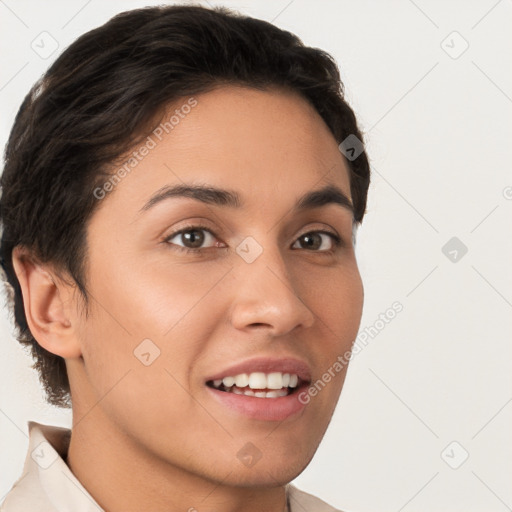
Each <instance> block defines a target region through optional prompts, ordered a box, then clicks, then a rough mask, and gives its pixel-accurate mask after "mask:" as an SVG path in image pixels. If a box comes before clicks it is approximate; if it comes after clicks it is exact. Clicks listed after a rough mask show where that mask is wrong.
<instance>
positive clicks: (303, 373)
mask: <svg viewBox="0 0 512 512" xmlns="http://www.w3.org/2000/svg"><path fill="white" fill-rule="evenodd" d="M253 372H263V373H272V372H281V373H295V374H296V375H297V376H298V377H299V378H300V379H301V380H303V381H307V382H309V381H310V380H311V370H310V368H309V365H308V364H307V363H306V362H304V361H301V360H300V359H296V358H294V357H283V358H275V357H255V358H252V359H247V360H246V361H241V362H240V363H236V364H234V365H232V366H229V367H227V368H225V369H224V370H221V371H219V372H217V373H216V374H215V375H211V376H210V377H208V378H207V379H206V382H208V381H210V380H218V379H222V378H224V377H227V376H232V377H234V376H236V375H239V374H241V373H253Z"/></svg>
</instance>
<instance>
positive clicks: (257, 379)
mask: <svg viewBox="0 0 512 512" xmlns="http://www.w3.org/2000/svg"><path fill="white" fill-rule="evenodd" d="M310 383H311V371H310V369H309V365H307V364H306V363H304V362H303V361H300V360H297V359H295V358H282V359H272V358H265V357H262V358H256V359H252V360H249V361H245V362H242V363H239V364H235V365H234V366H231V367H230V368H227V369H225V370H223V371H221V372H219V373H217V374H216V375H211V376H210V377H209V378H207V380H206V381H205V384H206V389H207V390H208V392H209V395H210V397H211V398H212V400H213V401H214V402H215V403H216V404H217V406H220V407H221V410H223V411H225V412H226V413H228V414H230V415H232V414H235V415H237V416H242V417H244V418H246V419H250V420H261V421H283V420H285V419H289V420H290V421H295V420H297V419H298V417H299V414H300V413H301V412H303V410H304V408H305V407H306V405H307V403H308V402H306V401H304V400H301V395H302V393H303V392H304V391H305V390H306V389H307V387H308V386H309V384H310Z"/></svg>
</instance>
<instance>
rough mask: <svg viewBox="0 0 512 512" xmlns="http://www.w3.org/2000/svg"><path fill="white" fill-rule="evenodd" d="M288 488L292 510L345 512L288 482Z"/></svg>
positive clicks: (296, 511)
mask: <svg viewBox="0 0 512 512" xmlns="http://www.w3.org/2000/svg"><path fill="white" fill-rule="evenodd" d="M286 489H287V494H288V499H289V503H290V512H304V511H307V512H343V511H341V510H339V509H337V508H334V507H331V506H330V505H329V504H327V503H326V502H325V501H323V500H321V499H320V498H317V497H316V496H313V495H312V494H308V493H307V492H304V491H301V490H300V489H298V488H297V487H295V486H294V485H292V484H288V485H287V486H286ZM345 512H349V511H345Z"/></svg>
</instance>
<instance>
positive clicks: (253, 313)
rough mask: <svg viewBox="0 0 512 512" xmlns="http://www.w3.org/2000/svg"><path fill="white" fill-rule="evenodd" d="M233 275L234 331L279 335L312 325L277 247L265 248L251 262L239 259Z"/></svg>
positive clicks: (306, 309)
mask: <svg viewBox="0 0 512 512" xmlns="http://www.w3.org/2000/svg"><path fill="white" fill-rule="evenodd" d="M234 273H235V275H234V276H233V277H234V278H235V279H236V280H237V282H238V285H237V287H236V291H235V298H234V301H233V306H232V310H231V323H232V325H233V327H235V328H236V329H240V330H246V329H253V328H267V329H269V330H271V334H273V335H274V336H279V335H284V334H286V333H288V332H291V331H292V330H294V329H296V328H299V327H302V328H308V327H311V326H312V325H313V323H314V321H315V315H314V313H313V312H312V311H311V309H310V308H309V307H308V306H307V305H306V304H305V303H304V301H303V300H302V298H301V297H300V296H299V295H298V293H297V290H296V284H297V283H294V282H293V281H292V279H291V278H290V276H289V271H288V269H287V267H286V263H285V262H284V261H283V258H282V255H281V253H280V251H279V250H278V248H274V249H270V248H266V249H265V250H263V252H262V253H261V255H260V256H259V257H258V258H256V260H255V261H253V262H252V263H248V262H247V261H245V260H244V259H243V258H240V260H239V261H237V263H236V266H235V269H234Z"/></svg>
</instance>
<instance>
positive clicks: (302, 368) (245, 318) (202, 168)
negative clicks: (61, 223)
mask: <svg viewBox="0 0 512 512" xmlns="http://www.w3.org/2000/svg"><path fill="white" fill-rule="evenodd" d="M187 100H188V98H186V99H185V100H183V102H182V103H180V104H179V105H173V108H172V109H171V111H170V113H166V114H165V115H164V117H163V120H164V122H165V121H167V120H168V119H169V118H170V116H171V115H172V112H173V111H174V110H175V109H176V108H177V109H180V107H181V106H182V105H184V104H186V103H187ZM195 101H196V102H197V103H196V104H195V105H194V106H193V108H190V109H188V108H183V109H181V110H180V112H181V113H182V116H180V117H179V123H177V124H176V123H175V122H174V123H175V124H174V126H173V128H172V131H171V130H168V131H169V133H166V131H165V130H162V129H160V130H159V131H157V132H154V133H153V134H150V136H151V139H152V142H149V140H148V141H147V142H146V147H148V148H149V149H148V151H147V152H146V151H144V150H142V151H140V152H139V153H137V155H138V157H136V158H137V159H138V160H137V164H136V165H133V168H131V171H130V172H129V173H127V175H126V176H124V177H123V178H122V179H121V180H120V181H119V180H118V182H116V184H115V186H114V187H113V190H112V191H111V192H110V193H108V194H107V195H106V197H104V198H103V199H99V202H100V204H99V205H98V209H97V210H96V212H95V213H94V215H93V216H92V218H91V220H90V223H89V225H88V231H87V232H88V241H87V243H88V265H87V283H88V289H89V291H90V295H91V297H90V311H89V315H88V317H87V318H85V317H84V316H80V317H79V319H78V320H77V322H78V324H77V325H78V331H77V333H78V334H77V338H79V342H80V345H81V352H82V357H83V360H82V361H81V363H80V364H81V365H82V368H81V369H80V368H79V367H77V366H76V365H69V366H68V371H69V374H70V381H71V386H72V394H73V400H74V414H75V415H78V416H80V415H82V416H83V415H86V414H87V416H86V417H85V418H84V419H83V420H82V421H83V422H85V421H97V422H98V428H101V426H100V423H101V422H104V423H105V424H107V423H108V428H109V429H111V430H114V431H116V432H118V433H119V435H121V436H125V437H126V438H127V439H130V442H131V443H132V445H134V446H136V447H137V448H138V449H140V450H142V451H143V452H144V453H145V454H146V455H149V456H151V457H155V459H158V460H159V461H164V463H166V464H169V465H172V466H174V467H176V468H180V469H182V470H185V471H188V472H190V473H192V474H195V475H198V476H201V477H204V478H208V479H211V480H223V482H224V484H227V483H231V484H233V485H264V484H275V483H276V482H280V483H285V482H288V481H290V480H292V479H293V478H294V477H295V476H297V475H298V474H299V473H300V472H301V471H302V470H303V469H304V468H305V467H306V465H307V464H308V462H309V461H310V459H311V458H312V456H313V454H314V452H315V451H316V449H317V447H318V444H319V443H320V440H321V438H322V437H323V435H324V432H325V430H326V428H327V425H328V423H329V421H330V419H331V416H332V414H333V411H334V408H335V405H336V403H337V400H338V397H339V394H340V392H341V388H342V385H343V380H344V378H345V371H346V367H345V368H344V369H343V370H342V371H339V372H337V373H335V376H334V377H333V378H332V379H330V382H328V383H327V384H326V385H324V386H322V388H321V390H320V391H319V392H318V393H317V395H316V396H315V397H312V398H311V399H310V401H309V403H307V404H303V403H301V401H299V400H298V395H299V392H300V391H304V389H306V387H307V384H308V383H315V382H316V381H318V380H319V379H322V376H323V375H324V373H325V372H326V371H327V370H328V369H329V368H332V367H333V364H334V363H335V361H336V360H337V358H338V356H340V355H342V354H344V353H345V352H346V351H347V350H349V349H350V347H351V344H352V341H353V340H354V339H355V337H356V335H357V330H358V327H359V322H360V318H361V313H362V305H363V288H362V283H361V278H360V275H359V272H358V268H357V263H356V259H355V255H354V248H353V246H352V222H353V216H352V213H351V211H350V209H349V208H348V207H347V206H346V205H345V206H344V205H343V204H340V202H341V203H342V201H339V200H333V199H332V198H333V197H334V196H333V195H332V194H331V195H329V197H328V200H327V201H317V202H315V203H314V204H311V202H310V204H309V205H306V207H303V208H299V207H298V206H297V202H298V201H299V200H300V199H301V198H302V197H303V196H305V195H307V194H310V193H311V192H313V191H316V190H320V189H323V188H325V187H329V186H330V187H336V188H338V189H339V190H340V191H341V192H342V193H343V194H344V195H345V196H346V198H347V199H348V201H349V202H350V200H351V198H350V186H349V174H348V168H347V165H346V163H345V162H344V160H343V158H342V155H341V153H340V152H339V150H338V147H337V144H336V141H335V139H334V138H333V136H332V134H331V133H330V131H329V129H328V128H327V126H326V125H325V123H324V122H323V120H322V119H321V117H320V116H319V115H318V114H317V113H316V111H315V110H314V109H313V108H312V107H311V106H310V105H309V104H308V103H307V102H306V101H305V100H303V99H302V98H300V97H299V96H296V95H294V94H292V93H285V92H282V91H277V90H272V91H265V92H263V91H256V90H253V89H249V88H242V87H222V88H219V89H217V90H215V91H212V92H209V93H205V94H202V95H198V96H196V97H195ZM189 104H190V103H189ZM184 112H188V113H187V114H186V115H183V113H184ZM135 150H137V148H135ZM142 153H144V156H142ZM132 164H133V162H132ZM122 174H124V173H122ZM176 186H183V187H185V186H190V187H193V186H195V187H198V186H203V187H209V188H212V189H213V188H215V189H222V190H227V191H229V192H230V193H231V195H230V196H228V197H227V198H226V196H225V195H224V196H223V195H220V194H215V193H213V192H212V191H211V190H210V192H208V193H204V192H203V193H202V195H201V196H197V194H196V197H193V196H194V194H193V193H192V192H190V191H189V192H187V194H186V195H185V196H183V195H177V194H176V193H174V194H173V193H169V192H168V193H167V194H165V193H164V190H166V188H167V191H169V190H170V189H171V188H172V187H176ZM107 188H108V186H107ZM182 191H183V190H182ZM99 195H100V194H99ZM155 196H159V197H158V198H156V199H155ZM235 196H236V197H235ZM336 197H339V196H336ZM152 198H153V200H151V199H152ZM201 198H202V199H203V200H201ZM303 206H304V205H303ZM338 240H339V243H338V242H337V241H338ZM244 374H246V377H244ZM285 374H289V375H290V377H287V376H286V375H285ZM294 375H296V376H297V377H294ZM222 379H224V380H223V383H222V384H220V382H221V381H222ZM295 381H297V382H295ZM215 386H217V387H218V389H215ZM293 386H295V387H293ZM275 388H277V389H275ZM251 393H252V395H254V394H255V393H258V395H256V396H251ZM266 393H270V394H269V395H268V396H267V395H266ZM275 395H277V396H275ZM281 395H282V396H281ZM303 396H304V395H303ZM80 397H87V399H85V398H83V399H81V398H80ZM302 401H303V402H304V401H305V400H302ZM91 404H95V406H94V409H93V410H88V408H90V407H91ZM80 409H81V410H80ZM226 475H228V476H226Z"/></svg>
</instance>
